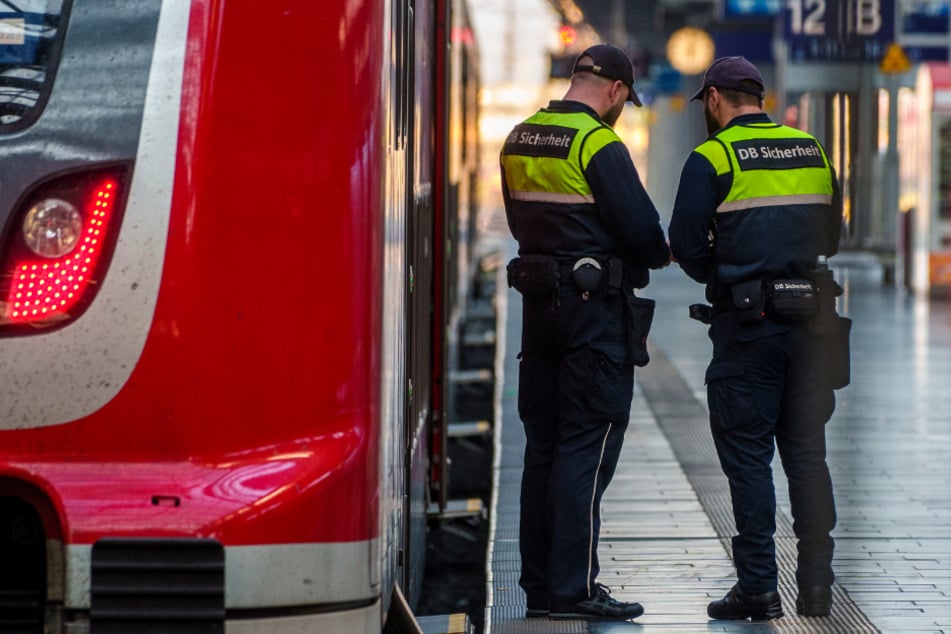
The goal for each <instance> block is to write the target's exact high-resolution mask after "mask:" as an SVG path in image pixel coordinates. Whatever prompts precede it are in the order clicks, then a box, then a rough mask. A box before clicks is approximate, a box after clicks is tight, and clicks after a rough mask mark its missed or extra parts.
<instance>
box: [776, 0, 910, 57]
mask: <svg viewBox="0 0 951 634" xmlns="http://www.w3.org/2000/svg"><path fill="white" fill-rule="evenodd" d="M783 35H784V37H785V38H786V43H787V46H788V55H789V59H791V60H800V61H806V60H810V61H812V60H816V61H831V62H838V61H841V62H856V61H874V62H878V61H881V59H882V57H883V56H884V55H885V51H886V50H887V49H888V45H889V44H890V43H892V42H894V41H895V0H838V1H837V0H785V5H784V9H783Z"/></svg>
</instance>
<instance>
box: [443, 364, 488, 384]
mask: <svg viewBox="0 0 951 634" xmlns="http://www.w3.org/2000/svg"><path fill="white" fill-rule="evenodd" d="M449 380H450V381H452V382H453V383H455V384H457V385H459V384H473V383H489V382H491V381H492V370H489V369H488V368H477V369H475V370H450V371H449Z"/></svg>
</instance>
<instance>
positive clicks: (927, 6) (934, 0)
mask: <svg viewBox="0 0 951 634" xmlns="http://www.w3.org/2000/svg"><path fill="white" fill-rule="evenodd" d="M897 41H898V43H899V44H901V46H902V48H903V49H904V50H905V52H906V53H907V54H908V57H909V58H910V59H912V60H913V61H916V62H923V61H948V59H949V54H948V50H949V48H951V0H901V1H900V2H899V4H898V35H897Z"/></svg>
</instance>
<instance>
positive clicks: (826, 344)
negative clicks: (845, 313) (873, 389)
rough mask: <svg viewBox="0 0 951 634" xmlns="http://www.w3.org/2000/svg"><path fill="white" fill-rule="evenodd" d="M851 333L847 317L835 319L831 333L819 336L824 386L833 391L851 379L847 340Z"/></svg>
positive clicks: (849, 351)
mask: <svg viewBox="0 0 951 634" xmlns="http://www.w3.org/2000/svg"><path fill="white" fill-rule="evenodd" d="M851 332H852V320H851V319H849V318H848V317H839V316H836V318H835V325H834V328H833V331H832V333H831V334H829V335H823V336H821V339H822V349H823V353H824V355H825V358H824V361H825V363H824V364H823V368H822V371H823V372H824V373H825V377H824V378H825V381H826V384H827V385H828V386H829V387H831V388H832V389H833V390H839V389H842V388H843V387H845V386H846V385H848V384H849V382H850V381H851V379H852V376H851V374H852V373H851V370H852V364H851V349H850V346H849V338H850V335H851Z"/></svg>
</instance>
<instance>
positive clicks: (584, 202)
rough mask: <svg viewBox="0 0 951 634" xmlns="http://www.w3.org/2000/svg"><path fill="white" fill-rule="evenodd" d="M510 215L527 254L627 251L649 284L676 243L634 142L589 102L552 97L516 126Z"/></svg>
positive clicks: (567, 257) (635, 280)
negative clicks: (640, 170) (630, 146)
mask: <svg viewBox="0 0 951 634" xmlns="http://www.w3.org/2000/svg"><path fill="white" fill-rule="evenodd" d="M500 160H501V167H502V177H503V178H502V195H503V197H504V198H505V209H506V218H507V220H508V224H509V228H510V229H511V231H512V235H513V236H514V237H515V239H516V240H517V241H518V244H519V255H523V256H524V255H549V256H553V257H556V258H558V259H559V260H560V261H562V262H564V263H570V262H573V261H575V260H577V259H578V258H580V257H586V256H587V257H595V258H601V259H604V258H607V257H611V256H613V257H621V258H622V259H623V260H624V279H625V282H626V283H627V284H630V285H632V286H634V287H636V288H642V287H644V286H646V285H647V283H648V281H649V276H648V269H649V268H658V267H660V266H663V265H664V264H666V263H667V261H668V259H669V250H668V247H667V243H666V240H665V236H664V231H663V227H661V225H660V222H659V220H660V218H659V215H658V213H657V209H656V208H655V207H654V204H653V202H651V199H650V197H649V196H648V195H647V192H646V191H645V190H644V186H643V185H642V184H641V181H640V178H639V177H638V175H637V171H636V169H635V167H634V163H633V161H632V160H631V156H630V153H629V152H628V150H627V147H626V146H625V145H624V144H623V142H622V141H621V139H620V138H619V137H618V136H617V133H615V132H614V130H613V129H611V127H610V126H608V125H606V124H605V123H604V122H603V121H601V119H600V118H599V117H598V115H597V113H595V112H594V110H592V109H591V108H589V107H588V106H586V105H584V104H582V103H579V102H575V101H552V102H550V103H549V105H548V107H547V108H543V109H542V110H540V111H539V112H538V113H536V114H535V115H533V116H532V117H530V118H529V119H527V120H526V121H524V122H523V123H521V124H519V125H518V126H516V127H515V129H514V130H513V131H512V133H511V134H510V135H509V137H508V139H507V140H506V142H505V144H504V146H503V148H502V154H501V158H500Z"/></svg>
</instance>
